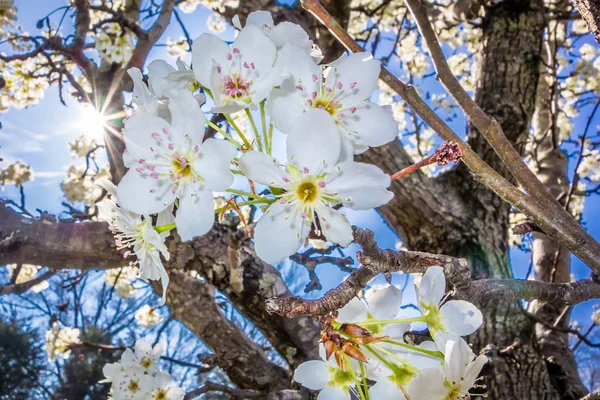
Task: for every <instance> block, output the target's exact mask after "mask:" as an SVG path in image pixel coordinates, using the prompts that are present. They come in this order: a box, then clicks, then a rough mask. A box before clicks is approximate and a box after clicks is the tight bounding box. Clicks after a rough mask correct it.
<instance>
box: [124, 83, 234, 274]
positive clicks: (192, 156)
mask: <svg viewBox="0 0 600 400" xmlns="http://www.w3.org/2000/svg"><path fill="white" fill-rule="evenodd" d="M169 109H170V112H171V123H169V122H167V121H166V120H164V119H162V118H160V117H157V116H155V115H151V114H147V113H144V112H139V113H136V114H135V115H134V116H132V117H131V118H129V119H128V121H127V124H126V130H125V131H124V136H125V143H126V146H127V151H126V154H127V157H126V158H125V162H126V166H127V167H129V168H130V169H129V171H128V172H127V173H126V174H125V176H124V177H123V179H122V180H121V182H120V183H119V186H118V188H117V194H118V198H119V204H120V205H121V206H122V207H125V208H126V209H128V210H131V211H132V212H136V213H140V214H154V213H158V212H161V211H163V210H165V209H166V208H167V207H169V206H170V205H171V204H173V203H174V202H175V200H176V199H179V208H178V209H177V216H176V218H175V222H176V224H177V233H178V234H179V236H180V237H181V239H182V240H184V241H187V240H190V239H192V238H193V237H194V236H200V235H203V234H205V233H206V232H208V231H209V230H210V229H211V228H212V226H213V223H214V206H213V193H212V192H213V191H223V190H226V189H227V188H229V186H231V184H232V183H233V174H232V172H231V170H230V163H231V160H232V159H233V158H234V157H235V155H236V153H237V149H236V148H235V146H233V145H232V144H231V143H230V142H228V141H225V140H218V139H212V138H210V139H207V140H205V141H204V142H202V138H203V136H204V122H205V118H204V113H203V112H202V110H201V109H200V106H199V105H198V102H197V101H196V100H195V99H194V96H193V95H192V94H191V93H190V92H187V91H183V92H179V93H178V94H177V95H173V96H171V97H170V100H169ZM159 225H161V224H159ZM142 275H143V271H142Z"/></svg>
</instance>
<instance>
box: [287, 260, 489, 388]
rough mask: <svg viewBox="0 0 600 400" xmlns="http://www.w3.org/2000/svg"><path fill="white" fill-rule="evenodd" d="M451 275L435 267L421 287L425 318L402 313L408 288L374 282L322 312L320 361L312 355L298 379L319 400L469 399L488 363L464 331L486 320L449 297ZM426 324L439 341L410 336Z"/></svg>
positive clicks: (420, 302)
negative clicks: (331, 312) (413, 340)
mask: <svg viewBox="0 0 600 400" xmlns="http://www.w3.org/2000/svg"><path fill="white" fill-rule="evenodd" d="M445 290H446V279H445V277H444V273H443V269H442V268H441V267H431V268H429V269H428V270H427V272H426V273H425V274H424V275H423V278H422V280H421V282H420V285H419V286H418V287H417V303H418V307H419V310H420V311H421V316H420V317H415V318H403V317H402V316H401V315H400V313H401V307H400V306H401V304H402V292H401V291H400V289H398V288H396V287H395V286H390V285H388V286H375V287H372V288H370V289H369V290H367V291H366V292H365V295H364V300H366V305H365V302H363V301H362V300H360V299H358V298H355V299H353V300H352V301H351V302H350V303H348V304H347V305H346V306H344V307H343V308H342V309H340V310H339V311H338V312H337V313H335V314H334V315H331V316H329V315H328V316H325V317H322V318H321V325H322V327H323V330H322V340H321V343H320V348H319V350H320V354H321V357H322V360H314V361H307V362H305V363H303V364H301V365H300V366H299V367H298V368H297V369H296V371H295V372H294V380H295V381H296V382H298V383H300V384H302V385H303V386H305V387H306V388H308V389H312V390H320V393H319V397H318V398H319V399H320V400H325V399H327V400H331V399H334V400H337V399H350V398H351V396H350V391H354V392H355V393H357V395H358V397H360V398H361V400H369V399H372V400H387V399H390V400H392V399H394V400H398V399H400V400H402V399H405V400H459V399H465V398H469V396H470V395H472V393H471V390H472V389H474V388H477V389H484V388H485V386H484V385H478V384H477V383H476V382H477V381H478V376H479V373H480V372H481V369H482V368H483V366H484V364H485V363H486V362H487V357H486V356H484V355H479V356H476V355H475V354H474V353H473V351H472V350H471V348H470V347H469V345H468V344H467V342H466V341H465V340H464V339H463V338H462V337H461V336H465V335H470V334H472V333H474V332H475V331H476V330H477V329H478V328H479V327H480V326H481V324H482V323H483V317H482V314H481V312H480V311H479V310H478V309H477V308H476V307H475V306H474V305H473V304H471V303H468V302H466V301H457V300H450V301H444V295H445ZM414 323H425V324H426V325H427V327H428V328H429V333H430V334H431V336H432V339H433V341H425V342H423V343H421V344H419V345H413V344H410V343H407V342H405V340H404V334H405V333H406V332H407V331H408V330H409V329H410V327H411V324H414Z"/></svg>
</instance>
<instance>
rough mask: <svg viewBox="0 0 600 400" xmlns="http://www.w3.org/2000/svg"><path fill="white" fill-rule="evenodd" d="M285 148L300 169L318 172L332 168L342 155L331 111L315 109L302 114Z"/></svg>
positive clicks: (290, 133) (313, 172)
mask: <svg viewBox="0 0 600 400" xmlns="http://www.w3.org/2000/svg"><path fill="white" fill-rule="evenodd" d="M286 149H287V153H288V158H289V159H290V161H292V163H293V164H294V165H295V166H296V167H298V168H299V169H300V170H302V169H303V168H307V169H308V170H309V171H310V173H311V174H318V173H320V172H322V171H327V170H329V169H331V168H333V166H334V165H335V164H336V163H337V160H338V159H339V157H340V149H341V141H340V136H339V135H338V133H337V129H336V126H335V122H334V121H333V119H332V118H331V116H330V115H329V113H327V111H324V110H318V109H313V110H310V111H308V112H306V113H304V114H302V115H301V116H300V117H299V118H298V119H297V120H296V123H295V126H294V127H293V129H292V130H291V131H290V132H289V134H288V137H287V142H286Z"/></svg>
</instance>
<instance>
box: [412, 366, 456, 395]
mask: <svg viewBox="0 0 600 400" xmlns="http://www.w3.org/2000/svg"><path fill="white" fill-rule="evenodd" d="M406 392H407V394H408V396H409V397H410V400H446V398H447V396H448V389H446V386H444V374H443V373H442V371H440V370H439V369H424V370H422V371H421V373H420V374H418V375H417V376H415V377H414V378H412V379H411V381H410V382H409V383H408V385H406Z"/></svg>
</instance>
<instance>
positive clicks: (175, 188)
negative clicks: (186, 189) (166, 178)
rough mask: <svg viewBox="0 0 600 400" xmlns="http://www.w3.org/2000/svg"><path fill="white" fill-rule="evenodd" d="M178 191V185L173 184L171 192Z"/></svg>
mask: <svg viewBox="0 0 600 400" xmlns="http://www.w3.org/2000/svg"><path fill="white" fill-rule="evenodd" d="M176 192H177V186H173V187H172V188H171V193H173V194H175V193H176Z"/></svg>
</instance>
